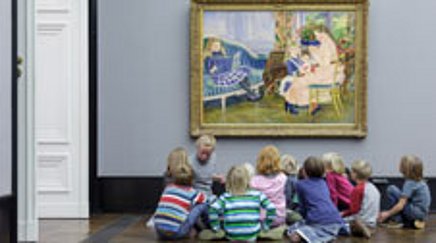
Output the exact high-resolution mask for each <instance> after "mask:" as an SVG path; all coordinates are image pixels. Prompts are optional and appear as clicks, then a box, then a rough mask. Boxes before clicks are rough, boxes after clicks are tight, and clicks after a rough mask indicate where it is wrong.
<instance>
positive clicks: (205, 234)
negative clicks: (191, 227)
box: [198, 229, 226, 240]
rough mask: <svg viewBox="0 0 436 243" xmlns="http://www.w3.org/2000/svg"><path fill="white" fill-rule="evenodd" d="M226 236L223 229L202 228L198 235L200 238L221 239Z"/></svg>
mask: <svg viewBox="0 0 436 243" xmlns="http://www.w3.org/2000/svg"><path fill="white" fill-rule="evenodd" d="M225 237H226V233H225V232H224V231H223V230H218V231H213V230H210V229H206V230H202V231H201V232H200V234H199V235H198V238H199V239H200V240H220V239H223V238H225Z"/></svg>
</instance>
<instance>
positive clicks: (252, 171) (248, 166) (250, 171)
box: [243, 162, 256, 179]
mask: <svg viewBox="0 0 436 243" xmlns="http://www.w3.org/2000/svg"><path fill="white" fill-rule="evenodd" d="M243 166H244V167H245V169H246V170H247V171H248V175H249V176H250V179H251V178H252V177H253V176H254V174H256V169H255V168H254V166H253V165H252V164H250V163H248V162H245V163H244V164H243Z"/></svg>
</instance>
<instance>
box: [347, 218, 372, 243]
mask: <svg viewBox="0 0 436 243" xmlns="http://www.w3.org/2000/svg"><path fill="white" fill-rule="evenodd" d="M350 229H351V234H352V235H354V236H360V237H362V236H363V237H365V238H367V239H369V238H371V231H370V230H369V229H368V227H366V225H365V224H364V223H363V222H362V221H361V220H360V219H356V220H353V221H351V222H350Z"/></svg>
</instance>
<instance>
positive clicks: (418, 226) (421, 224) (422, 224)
mask: <svg viewBox="0 0 436 243" xmlns="http://www.w3.org/2000/svg"><path fill="white" fill-rule="evenodd" d="M413 226H414V227H415V229H424V228H425V222H424V221H422V220H415V221H414V222H413Z"/></svg>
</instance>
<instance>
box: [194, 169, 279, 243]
mask: <svg viewBox="0 0 436 243" xmlns="http://www.w3.org/2000/svg"><path fill="white" fill-rule="evenodd" d="M249 182H250V175H249V172H248V170H247V169H246V166H245V165H240V166H233V167H232V168H231V169H230V170H229V172H228V174H227V178H226V191H227V192H225V193H224V194H222V195H221V196H220V197H219V198H218V199H217V200H216V201H215V202H214V203H213V204H212V205H211V206H210V207H209V219H210V225H211V226H212V230H203V231H202V232H201V233H200V236H199V237H200V239H202V240H217V239H222V238H227V239H229V240H231V241H243V242H247V241H256V239H257V238H258V237H261V236H262V235H266V236H269V237H271V236H272V234H271V232H269V231H268V230H269V227H270V225H271V223H272V221H273V220H274V218H275V211H276V210H275V207H274V204H272V203H271V202H270V201H269V200H268V198H267V197H266V196H265V194H263V193H262V192H259V191H256V190H251V189H250V188H249ZM261 209H264V210H266V218H265V220H263V221H262V220H261V216H260V210H261ZM220 218H222V219H223V221H224V222H221V221H220ZM282 237H283V232H280V233H279V234H276V236H275V238H272V239H277V240H279V239H282Z"/></svg>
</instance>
